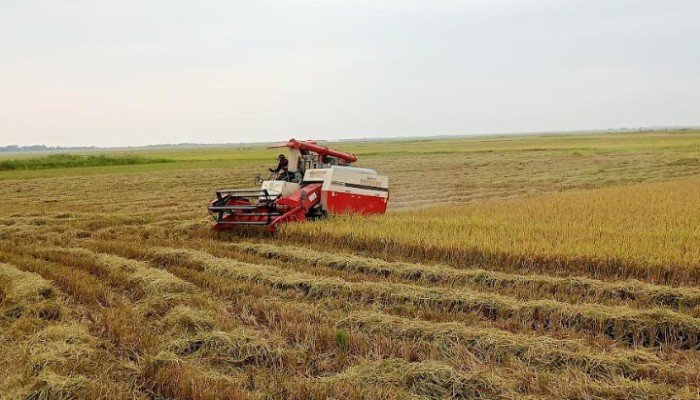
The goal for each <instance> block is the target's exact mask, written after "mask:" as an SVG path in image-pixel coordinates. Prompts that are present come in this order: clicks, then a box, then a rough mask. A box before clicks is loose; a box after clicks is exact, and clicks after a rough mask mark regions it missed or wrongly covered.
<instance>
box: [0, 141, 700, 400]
mask: <svg viewBox="0 0 700 400" xmlns="http://www.w3.org/2000/svg"><path fill="white" fill-rule="evenodd" d="M336 147H338V148H341V149H344V150H348V151H351V152H354V153H356V154H357V155H358V158H359V160H360V161H359V163H358V165H360V166H366V167H371V168H376V169H377V170H378V171H380V172H381V173H385V174H387V175H389V177H390V186H391V199H390V209H391V212H389V213H388V214H386V215H384V216H380V217H372V218H358V217H353V216H350V217H338V218H332V219H329V220H324V221H317V222H314V223H309V224H298V225H288V226H285V227H284V228H283V229H282V230H281V232H279V233H278V234H277V235H276V237H270V236H268V235H264V234H256V233H255V232H244V233H241V234H239V235H223V234H220V235H216V234H212V233H210V232H209V230H208V227H209V224H210V220H209V218H208V216H207V214H206V210H205V206H206V204H207V202H208V200H210V197H211V196H212V193H213V190H214V189H216V188H219V187H248V186H251V185H252V178H253V176H254V174H255V173H257V172H264V171H265V169H266V168H267V167H269V166H271V164H272V163H273V161H274V157H275V155H276V154H277V152H275V151H273V150H267V149H264V148H262V147H258V146H252V147H243V146H241V147H236V146H233V147H211V148H192V149H184V148H178V149H169V150H168V149H157V150H134V149H124V150H111V151H109V152H107V154H106V157H108V159H117V160H120V159H133V160H138V161H143V160H167V162H134V163H126V162H125V163H111V164H102V165H90V164H83V165H54V166H50V167H42V168H41V169H31V168H14V169H12V170H6V171H0V315H1V316H0V351H1V352H2V356H0V371H4V372H3V373H2V374H0V398H3V399H4V398H8V399H15V398H21V399H48V398H50V399H53V398H66V399H67V398H85V399H97V398H104V399H107V398H110V399H111V398H120V399H149V398H152V399H168V398H175V399H219V398H231V399H237V398H291V399H308V398H312V399H313V398H316V399H325V398H367V399H374V398H390V399H404V398H455V397H456V398H487V399H520V398H533V399H534V398H552V399H558V398H572V399H594V398H614V399H669V398H675V399H697V398H699V397H700V288H699V286H698V285H699V284H700V175H699V174H700V132H697V131H684V132H645V133H633V134H632V133H627V134H622V133H618V134H580V135H531V136H494V137H483V138H481V137H480V138H457V139H440V140H410V141H409V140H403V141H386V142H384V141H382V142H347V143H340V144H337V145H336ZM86 154H87V157H89V156H90V154H91V153H89V154H88V153H86ZM1 157H2V158H0V161H2V162H8V163H9V164H8V165H26V163H27V160H35V159H38V158H40V157H41V156H40V155H37V154H29V155H21V156H15V157H14V158H13V156H11V155H2V156H1ZM129 157H131V158H129ZM18 163H19V164H18ZM22 163H24V164H22ZM117 164H118V165H117Z"/></svg>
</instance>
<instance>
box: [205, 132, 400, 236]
mask: <svg viewBox="0 0 700 400" xmlns="http://www.w3.org/2000/svg"><path fill="white" fill-rule="evenodd" d="M270 147H271V148H275V147H287V148H288V150H289V157H288V160H289V167H288V168H289V175H288V177H289V179H287V180H275V179H274V177H271V179H267V180H263V179H262V178H260V175H258V178H257V180H258V181H259V182H260V183H261V187H260V188H259V189H221V190H217V191H216V198H215V199H214V200H212V201H211V203H210V204H209V213H210V214H211V215H212V217H213V218H214V221H215V223H214V226H213V227H212V229H214V230H217V231H222V230H231V229H234V228H235V227H236V226H237V225H263V226H266V228H267V230H268V231H271V232H272V231H275V229H276V227H277V225H279V224H282V223H287V222H293V221H306V220H309V219H316V218H320V217H323V216H325V215H328V214H342V213H354V214H362V215H369V214H383V213H384V212H386V207H387V202H388V201H389V179H388V178H387V177H386V176H384V175H378V174H377V172H376V171H374V170H372V169H366V168H357V167H353V166H351V164H352V163H354V162H355V161H357V157H355V155H354V154H349V153H343V152H340V151H337V150H333V149H329V148H328V147H325V146H321V145H319V144H318V143H317V142H315V141H299V140H295V139H291V140H289V141H288V142H285V143H282V144H278V145H272V146H270Z"/></svg>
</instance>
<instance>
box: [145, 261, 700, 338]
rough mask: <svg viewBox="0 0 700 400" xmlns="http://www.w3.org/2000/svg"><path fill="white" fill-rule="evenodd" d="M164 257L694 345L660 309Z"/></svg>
mask: <svg viewBox="0 0 700 400" xmlns="http://www.w3.org/2000/svg"><path fill="white" fill-rule="evenodd" d="M157 252H158V255H159V256H161V257H162V258H163V260H164V262H173V261H174V262H179V261H181V260H185V261H187V260H189V261H191V262H195V263H198V264H199V265H200V266H201V268H203V269H204V270H206V271H208V272H211V273H216V274H221V275H225V276H229V277H235V278H236V279H244V280H250V281H254V282H259V283H263V284H266V285H271V286H273V287H277V288H280V289H288V290H296V291H301V292H303V293H304V294H305V295H307V296H309V297H316V298H321V297H345V298H349V299H353V300H364V301H366V302H372V303H394V304H406V305H411V306H414V307H419V308H420V307H427V308H430V309H440V310H444V311H449V312H453V313H460V312H461V313H474V314H476V315H479V316H481V317H483V318H486V319H491V320H503V321H510V322H515V323H518V324H520V325H522V326H527V327H529V328H531V329H544V330H548V331H557V330H562V329H564V330H571V331H580V332H587V333H591V334H599V335H603V336H606V337H609V338H613V339H615V340H619V341H621V342H625V343H629V344H636V345H644V346H657V345H667V346H671V347H677V348H681V349H691V348H697V347H698V344H699V343H700V341H699V340H700V336H699V335H700V320H698V319H696V318H693V317H690V316H687V315H683V314H679V313H676V312H673V311H669V310H664V309H650V310H635V309H631V308H629V307H624V306H620V307H606V306H597V305H573V304H567V303H560V302H556V301H550V300H536V301H524V302H521V301H518V300H516V299H514V298H512V297H508V296H502V295H498V294H490V293H481V292H474V291H469V290H454V289H442V288H426V287H421V286H414V285H406V284H390V283H383V284H381V283H375V282H348V281H345V280H342V279H338V278H328V277H319V276H315V275H310V274H304V273H298V272H292V271H285V270H282V269H280V268H276V267H272V266H265V265H253V264H248V263H241V262H237V261H233V260H226V259H220V258H217V257H213V256H210V255H208V254H206V253H202V252H197V251H176V250H171V249H160V250H157Z"/></svg>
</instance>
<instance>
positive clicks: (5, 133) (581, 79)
mask: <svg viewBox="0 0 700 400" xmlns="http://www.w3.org/2000/svg"><path fill="white" fill-rule="evenodd" d="M699 21H700V1H698V0H688V1H674V0H671V1H659V0H654V1H646V0H629V1H615V0H606V1H598V0H581V1H565V0H550V1H535V0H533V1H507V0H500V1H499V0H483V1H466V0H465V1H440V0H423V1H413V0H396V1H390V0H385V1H382V0H373V1H357V0H355V1H333V0H318V1H310V0H307V1H303V0H300V1H252V0H248V1H231V0H221V1H179V0H167V1H166V0H162V1H156V0H141V1H130V0H112V1H100V0H46V1H32V0H16V1H15V0H0V146H2V145H8V144H42V143H43V144H47V145H61V146H70V145H101V146H114V145H143V144H154V143H178V142H239V141H269V140H280V139H285V138H289V137H297V138H319V139H320V138H351V137H387V136H414V135H437V134H440V135H442V134H473V133H495V132H523V131H540V130H547V131H550V130H573V129H588V128H608V127H622V126H649V125H696V124H700V22H699Z"/></svg>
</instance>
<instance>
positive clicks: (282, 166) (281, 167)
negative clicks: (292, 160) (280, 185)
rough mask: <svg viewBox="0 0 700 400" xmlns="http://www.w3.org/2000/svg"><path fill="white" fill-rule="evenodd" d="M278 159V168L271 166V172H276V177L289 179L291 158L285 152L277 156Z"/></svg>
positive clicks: (283, 179)
mask: <svg viewBox="0 0 700 400" xmlns="http://www.w3.org/2000/svg"><path fill="white" fill-rule="evenodd" d="M277 160H278V161H279V163H278V164H277V168H274V169H273V168H270V172H272V173H274V174H275V179H277V180H280V181H286V180H288V179H289V160H287V157H285V156H284V154H280V155H279V156H277Z"/></svg>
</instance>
